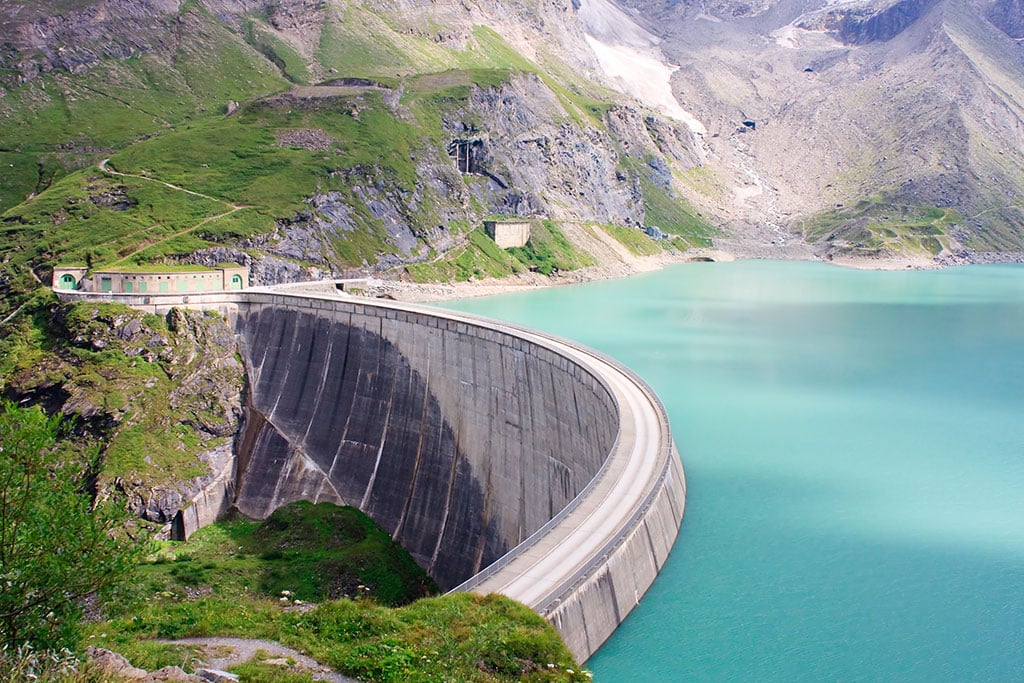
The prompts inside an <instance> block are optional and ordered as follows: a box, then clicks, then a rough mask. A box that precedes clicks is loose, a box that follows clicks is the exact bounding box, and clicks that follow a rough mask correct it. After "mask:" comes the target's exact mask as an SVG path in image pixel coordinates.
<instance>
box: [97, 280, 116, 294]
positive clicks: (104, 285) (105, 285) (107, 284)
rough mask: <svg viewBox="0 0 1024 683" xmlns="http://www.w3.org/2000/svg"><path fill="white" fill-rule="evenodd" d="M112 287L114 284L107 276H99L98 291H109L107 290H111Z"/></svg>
mask: <svg viewBox="0 0 1024 683" xmlns="http://www.w3.org/2000/svg"><path fill="white" fill-rule="evenodd" d="M113 289H114V285H113V283H112V282H111V281H110V278H109V277H102V278H100V291H101V292H109V291H111V290H113Z"/></svg>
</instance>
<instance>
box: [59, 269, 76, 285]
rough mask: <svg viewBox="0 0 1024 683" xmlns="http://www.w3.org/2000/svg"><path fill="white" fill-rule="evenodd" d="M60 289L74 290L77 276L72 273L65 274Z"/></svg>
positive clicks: (61, 277)
mask: <svg viewBox="0 0 1024 683" xmlns="http://www.w3.org/2000/svg"><path fill="white" fill-rule="evenodd" d="M59 287H60V288H61V289H74V288H75V276H74V275H72V274H71V273H64V274H63V275H61V276H60V283H59Z"/></svg>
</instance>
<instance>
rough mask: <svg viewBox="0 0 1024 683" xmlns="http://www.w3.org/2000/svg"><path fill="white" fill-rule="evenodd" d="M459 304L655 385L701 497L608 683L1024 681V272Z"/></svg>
mask: <svg viewBox="0 0 1024 683" xmlns="http://www.w3.org/2000/svg"><path fill="white" fill-rule="evenodd" d="M452 307H453V308H458V309H461V310H466V311H472V312H476V313H480V314H483V315H488V316H492V317H496V318H502V319H506V320H512V321H516V322H521V323H524V324H527V325H531V326H534V327H537V328H540V329H544V330H548V331H551V332H554V333H556V334H560V335H564V336H567V337H571V338H573V339H577V340H579V341H581V342H583V343H586V344H589V345H591V346H593V347H595V348H597V349H600V350H602V351H605V352H607V353H609V354H611V355H612V356H614V357H616V358H618V359H620V360H622V361H623V362H625V363H626V364H627V365H629V366H630V367H631V368H633V369H634V370H635V371H637V372H638V373H639V374H640V375H641V376H643V377H644V378H645V379H647V380H648V381H649V382H650V383H651V385H652V386H653V387H654V389H655V390H656V391H657V392H658V394H659V396H661V398H662V400H663V401H664V402H665V405H666V407H667V409H668V412H669V416H670V419H671V422H672V427H673V432H674V435H675V438H676V442H677V443H678V445H679V448H680V451H681V453H682V458H683V465H684V467H685V469H686V474H687V482H688V487H689V488H688V498H687V509H686V518H685V521H684V522H683V530H682V533H681V535H680V538H679V540H678V542H677V544H676V547H675V550H674V551H673V553H672V556H671V558H670V560H669V562H668V564H667V565H666V567H665V569H664V571H663V573H662V574H661V576H660V577H659V579H658V581H656V582H655V584H654V586H653V587H652V589H651V590H650V592H648V594H647V596H646V597H645V598H644V600H643V601H642V602H641V603H640V605H639V607H638V608H637V609H636V610H635V611H634V612H633V613H632V614H631V615H630V617H629V618H628V619H627V620H626V622H625V623H624V624H623V625H622V626H621V627H620V628H619V630H618V631H617V632H616V633H615V635H614V636H613V637H612V639H611V640H609V641H608V643H606V644H605V646H604V647H602V648H601V649H600V650H599V651H598V653H597V654H596V655H595V656H594V657H593V658H591V660H590V662H589V663H588V667H589V668H591V669H592V670H593V671H594V674H595V679H596V680H598V681H604V682H605V683H611V682H615V681H684V680H685V681H968V680H977V681H1024V268H1021V267H1018V266H979V267H970V268H959V269H952V270H945V271H931V272H858V271H851V270H842V269H839V268H834V267H829V266H826V265H822V264H809V263H780V262H739V263H731V264H692V265H690V264H688V265H683V266H676V267H673V268H670V269H666V270H664V271H660V272H657V273H653V274H649V275H645V276H641V277H636V278H631V279H628V280H620V281H612V282H600V283H594V284H588V285H581V286H574V287H565V288H555V289H549V290H544V291H537V292H531V293H528V294H520V295H508V296H501V297H491V298H488V299H479V300H468V301H463V302H458V303H455V304H453V305H452Z"/></svg>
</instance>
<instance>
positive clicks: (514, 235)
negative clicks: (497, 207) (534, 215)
mask: <svg viewBox="0 0 1024 683" xmlns="http://www.w3.org/2000/svg"><path fill="white" fill-rule="evenodd" d="M484 232H486V233H487V236H488V237H490V238H491V239H492V240H494V242H495V244H497V245H498V246H499V247H501V248H502V249H511V248H512V247H523V246H526V243H527V242H529V241H530V221H507V220H506V221H499V220H493V221H484Z"/></svg>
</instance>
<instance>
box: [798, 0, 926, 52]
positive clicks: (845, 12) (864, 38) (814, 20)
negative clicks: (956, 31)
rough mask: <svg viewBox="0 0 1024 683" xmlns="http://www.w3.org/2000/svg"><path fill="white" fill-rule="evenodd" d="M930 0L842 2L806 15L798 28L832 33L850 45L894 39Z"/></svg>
mask: <svg viewBox="0 0 1024 683" xmlns="http://www.w3.org/2000/svg"><path fill="white" fill-rule="evenodd" d="M933 4H934V2H932V1H931V0H895V1H893V0H884V1H882V2H877V1H875V2H868V3H864V2H852V3H841V4H839V5H838V6H834V7H829V8H828V9H826V10H822V11H821V12H820V13H817V14H815V15H812V16H810V17H807V18H804V19H802V20H801V21H800V23H798V24H797V26H798V27H799V28H804V29H809V30H812V31H813V30H824V31H829V32H830V33H833V34H834V35H835V36H836V37H837V38H838V39H839V40H841V41H842V42H843V43H845V44H847V45H864V44H866V43H874V42H878V41H885V40H892V39H893V38H895V37H896V36H898V35H899V34H900V33H902V32H903V31H904V30H905V29H906V28H907V27H908V26H910V25H911V24H913V23H914V22H915V21H917V20H918V19H919V18H920V17H921V14H922V13H923V12H924V11H925V10H927V9H928V7H929V6H931V5H933Z"/></svg>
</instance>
